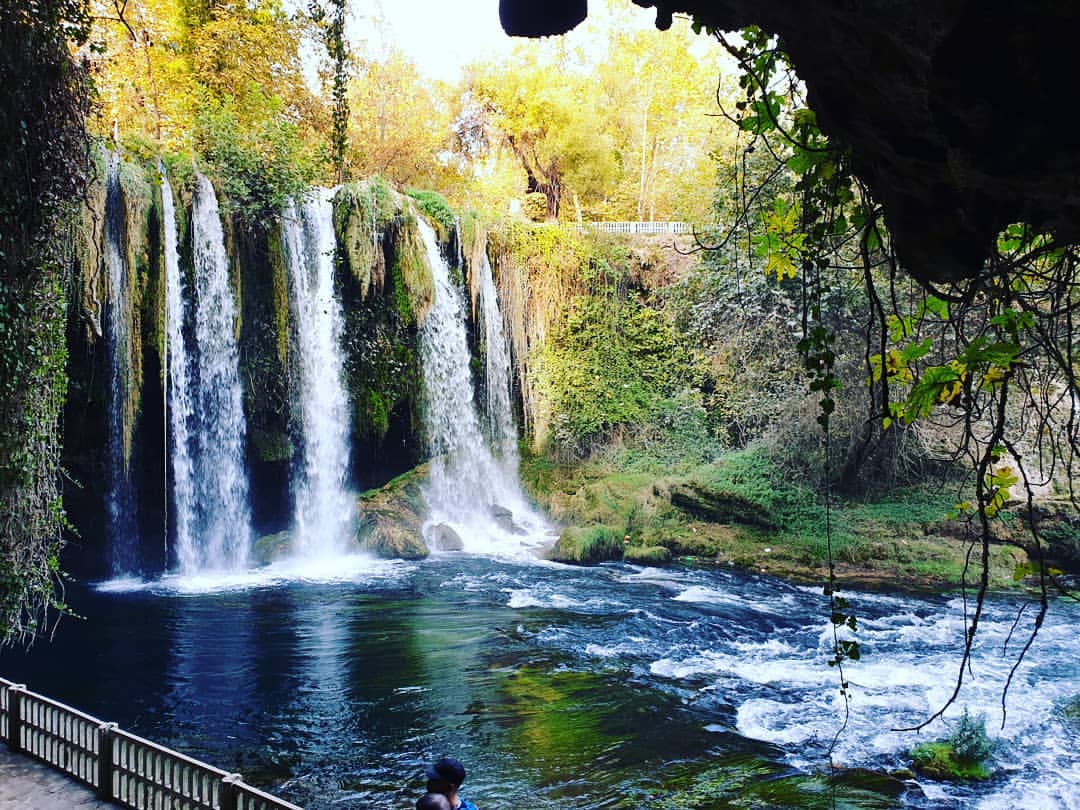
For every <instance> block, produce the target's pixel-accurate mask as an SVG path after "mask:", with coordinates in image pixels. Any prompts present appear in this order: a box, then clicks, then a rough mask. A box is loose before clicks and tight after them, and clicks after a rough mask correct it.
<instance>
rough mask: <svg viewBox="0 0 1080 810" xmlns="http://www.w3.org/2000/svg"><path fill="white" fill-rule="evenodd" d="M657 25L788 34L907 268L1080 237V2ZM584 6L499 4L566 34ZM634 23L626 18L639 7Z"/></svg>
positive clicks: (733, 1) (504, 14)
mask: <svg viewBox="0 0 1080 810" xmlns="http://www.w3.org/2000/svg"><path fill="white" fill-rule="evenodd" d="M634 2H635V3H636V4H637V5H639V6H655V7H656V13H657V25H658V26H659V27H661V28H664V27H666V26H667V25H670V23H671V15H672V14H673V13H687V14H690V15H692V16H694V17H695V18H696V19H698V20H700V21H701V22H703V23H705V24H706V25H707V26H710V27H712V28H715V29H718V30H736V29H739V28H743V27H745V26H747V25H758V26H760V27H762V28H763V29H765V30H766V31H769V32H770V33H773V34H775V35H777V36H778V37H779V38H780V41H781V43H782V47H783V48H784V49H785V50H786V51H787V52H788V53H789V54H790V56H791V57H792V60H793V62H794V64H795V67H796V70H797V71H798V73H799V75H800V76H801V77H802V79H803V80H804V81H805V82H806V85H807V89H808V92H809V100H810V104H811V106H812V107H813V108H814V110H815V111H816V112H817V114H818V120H819V122H820V123H821V126H822V128H823V129H824V130H825V131H826V132H828V133H829V134H830V136H832V137H833V138H834V139H836V140H837V141H839V142H841V143H844V144H846V145H848V146H849V147H850V148H851V150H852V154H853V156H854V160H855V166H856V170H857V172H858V174H859V176H860V177H861V178H862V179H863V180H864V181H865V182H866V183H867V184H868V185H869V187H870V188H871V190H872V191H873V193H874V196H875V197H876V198H877V199H878V200H879V201H880V202H881V203H882V204H883V205H884V206H885V210H886V215H887V220H888V224H889V227H890V228H891V230H892V233H893V237H894V240H895V244H896V247H897V251H898V253H899V256H900V258H901V261H902V262H903V263H904V265H905V267H906V269H907V270H908V271H909V272H910V273H911V274H912V275H914V276H915V277H917V278H919V279H921V280H924V281H934V282H948V281H955V280H960V279H966V278H972V277H974V276H976V275H977V274H978V273H979V271H980V268H981V266H982V262H983V259H984V258H985V257H986V256H987V255H988V254H989V252H990V250H991V249H992V247H993V244H994V239H995V237H996V235H997V233H998V232H999V231H1000V230H1001V229H1002V227H1003V226H1005V225H1006V224H1009V223H1012V222H1021V221H1023V222H1028V223H1031V224H1032V225H1034V226H1036V227H1037V228H1039V229H1043V230H1046V231H1051V232H1053V233H1055V234H1056V235H1057V236H1058V238H1060V239H1063V240H1070V241H1073V240H1076V239H1078V238H1080V131H1078V130H1077V129H1076V128H1075V127H1072V126H1069V125H1066V123H1065V118H1066V113H1067V111H1068V110H1070V108H1071V107H1072V106H1074V105H1073V102H1074V101H1075V99H1076V96H1077V92H1076V87H1075V81H1074V75H1075V68H1074V67H1073V65H1072V62H1073V56H1072V52H1073V47H1074V43H1075V42H1076V41H1077V40H1078V39H1080V5H1077V4H1074V3H1061V2H1055V1H1054V0H1033V2H1029V3H1024V4H1022V5H1017V4H1015V3H1003V2H972V1H971V0H913V1H912V2H895V0H864V2H858V3H853V2H850V0H816V2H801V1H800V0H672V1H671V2H666V1H665V0H634ZM583 6H584V2H581V1H580V0H579V2H562V3H554V4H548V3H540V2H537V0H501V3H500V16H501V18H502V21H503V26H504V28H505V29H506V31H507V32H508V33H510V34H514V35H520V36H543V35H548V34H556V33H562V32H564V31H566V30H568V29H569V28H571V27H573V26H574V25H576V24H577V22H579V21H580V17H579V14H580V12H581V11H583V8H581V7H583ZM628 13H630V10H629V9H628Z"/></svg>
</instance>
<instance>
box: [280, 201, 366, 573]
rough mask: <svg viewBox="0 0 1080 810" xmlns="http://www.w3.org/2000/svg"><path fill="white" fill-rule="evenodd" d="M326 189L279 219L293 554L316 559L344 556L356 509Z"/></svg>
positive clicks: (332, 212)
mask: <svg viewBox="0 0 1080 810" xmlns="http://www.w3.org/2000/svg"><path fill="white" fill-rule="evenodd" d="M333 196H334V191H333V190H332V189H317V190H316V191H315V192H314V196H313V197H312V198H310V199H308V200H306V201H304V202H303V204H302V205H299V204H297V203H295V202H293V203H290V205H289V206H288V207H287V208H286V210H285V212H284V216H283V217H282V235H283V238H284V242H285V249H286V253H287V256H288V267H289V277H290V283H291V285H292V292H293V296H292V297H293V307H294V311H295V315H296V338H297V347H298V350H299V351H298V354H299V364H300V410H301V416H302V419H303V426H304V427H303V458H302V461H301V463H300V467H299V470H298V476H297V480H296V482H295V506H294V516H295V517H294V520H295V526H296V529H295V535H294V542H293V548H294V551H296V552H297V553H298V554H299V555H301V556H304V557H311V558H319V557H326V556H331V555H335V554H340V553H342V552H343V551H344V549H345V547H346V544H347V543H348V540H349V538H350V536H351V534H352V531H353V526H354V523H355V515H356V506H355V503H354V501H353V499H352V498H350V496H349V494H348V492H347V491H346V489H345V482H346V474H347V472H348V467H349V403H348V398H347V397H346V394H345V386H344V384H343V382H342V374H343V368H342V352H341V333H342V329H343V322H342V314H341V306H340V304H339V303H338V301H337V299H336V298H335V297H334V250H335V237H334V223H333V215H334V209H333V205H332V200H333Z"/></svg>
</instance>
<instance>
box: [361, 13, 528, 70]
mask: <svg viewBox="0 0 1080 810" xmlns="http://www.w3.org/2000/svg"><path fill="white" fill-rule="evenodd" d="M350 7H351V10H352V14H353V16H354V18H356V20H357V23H358V24H357V28H356V30H357V32H358V35H359V36H360V37H364V36H365V34H366V35H368V36H370V33H368V32H370V22H369V20H370V17H371V15H373V14H379V13H380V12H381V14H382V15H383V17H385V19H386V22H387V24H388V27H389V31H388V33H389V35H390V36H391V37H392V38H393V40H394V41H395V43H396V45H397V46H398V47H399V48H400V49H401V50H402V51H404V52H405V54H406V55H407V56H408V57H409V58H410V59H412V60H413V61H414V62H415V63H416V65H417V67H418V68H419V69H420V72H421V73H423V74H424V75H426V76H429V77H430V78H433V79H445V80H448V81H449V80H453V79H456V78H457V76H458V74H459V73H460V70H461V66H462V65H464V64H466V63H468V62H473V61H478V60H481V59H488V58H491V57H495V56H499V55H504V54H507V53H509V52H510V51H511V50H512V49H513V47H514V39H512V38H511V37H509V36H507V35H506V34H505V33H504V32H503V30H502V26H501V25H500V24H499V0H352V2H351V3H350ZM365 18H367V19H365Z"/></svg>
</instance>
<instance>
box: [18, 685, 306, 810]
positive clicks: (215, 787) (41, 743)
mask: <svg viewBox="0 0 1080 810" xmlns="http://www.w3.org/2000/svg"><path fill="white" fill-rule="evenodd" d="M0 737H2V738H3V739H4V740H6V741H7V745H8V748H9V749H10V750H11V751H17V752H22V753H25V754H28V755H29V756H31V757H34V758H35V759H38V760H40V761H42V762H44V763H46V764H48V765H51V766H53V767H55V768H58V769H59V770H61V771H63V772H64V773H66V774H68V775H69V776H71V777H72V778H74V779H76V780H77V781H79V782H81V783H82V784H84V785H86V786H87V787H90V788H92V789H93V790H94V791H95V792H96V793H97V794H98V796H99V797H100V798H102V799H104V800H106V801H111V802H114V803H116V804H119V805H121V806H123V807H131V808H134V810H158V808H166V807H167V808H170V810H301V808H299V807H297V806H296V805H295V804H290V803H289V802H287V801H285V800H283V799H278V798H276V797H274V796H271V795H270V794H269V793H263V792H262V791H261V790H258V789H257V788H254V787H252V786H251V785H247V784H245V783H244V781H243V779H242V777H241V776H240V774H235V773H232V774H231V773H229V772H227V771H223V770H220V769H218V768H215V767H213V766H211V765H207V764H206V763H204V762H200V761H199V760H197V759H192V758H191V757H188V756H185V755H183V754H181V753H179V752H177V751H173V750H172V749H170V748H166V747H165V746H163V745H158V744H157V743H154V742H150V740H144V739H143V738H142V737H137V736H135V735H134V734H131V733H129V732H127V731H124V730H123V729H120V728H117V726H116V723H105V722H103V721H101V720H98V719H97V718H96V717H91V716H90V715H88V714H84V713H83V712H80V711H78V710H77V709H73V708H71V707H70V706H65V705H64V704H63V703H60V702H58V701H55V700H52V699H50V698H47V697H45V696H44V695H39V694H37V693H36V692H31V691H29V690H27V688H26V687H25V686H23V685H21V684H16V683H12V682H11V681H8V680H4V679H3V678H0Z"/></svg>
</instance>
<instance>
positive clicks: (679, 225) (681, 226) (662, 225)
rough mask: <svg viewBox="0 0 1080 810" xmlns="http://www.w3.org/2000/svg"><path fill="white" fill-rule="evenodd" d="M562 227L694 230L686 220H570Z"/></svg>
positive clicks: (602, 230)
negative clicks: (570, 221)
mask: <svg viewBox="0 0 1080 810" xmlns="http://www.w3.org/2000/svg"><path fill="white" fill-rule="evenodd" d="M564 227H566V228H569V229H570V230H575V231H594V232H596V233H631V234H638V233H640V234H657V233H659V234H666V233H671V234H680V233H693V232H694V226H693V225H691V224H689V223H687V222H572V223H568V224H566V225H565V226H564Z"/></svg>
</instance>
